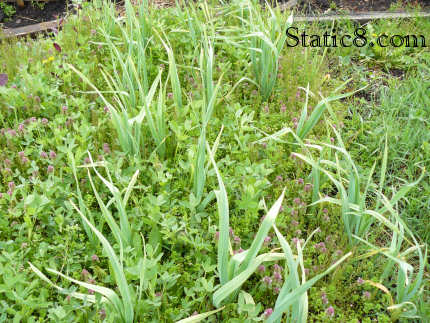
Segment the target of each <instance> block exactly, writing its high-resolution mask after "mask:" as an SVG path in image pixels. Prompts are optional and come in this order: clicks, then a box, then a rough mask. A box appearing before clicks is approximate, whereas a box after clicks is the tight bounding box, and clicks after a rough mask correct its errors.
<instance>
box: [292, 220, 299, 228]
mask: <svg viewBox="0 0 430 323" xmlns="http://www.w3.org/2000/svg"><path fill="white" fill-rule="evenodd" d="M291 225H292V226H293V227H296V226H298V225H299V222H298V221H296V220H292V221H291Z"/></svg>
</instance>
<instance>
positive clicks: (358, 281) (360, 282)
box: [357, 277, 364, 285]
mask: <svg viewBox="0 0 430 323" xmlns="http://www.w3.org/2000/svg"><path fill="white" fill-rule="evenodd" d="M357 284H358V285H362V284H364V280H363V278H361V277H358V279H357Z"/></svg>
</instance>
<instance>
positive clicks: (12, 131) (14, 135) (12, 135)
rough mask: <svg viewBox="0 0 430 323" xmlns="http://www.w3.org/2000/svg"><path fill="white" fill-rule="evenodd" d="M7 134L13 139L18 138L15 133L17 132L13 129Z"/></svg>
mask: <svg viewBox="0 0 430 323" xmlns="http://www.w3.org/2000/svg"><path fill="white" fill-rule="evenodd" d="M7 133H8V134H9V135H10V136H11V137H16V136H17V133H16V131H15V130H13V129H9V130H8V131H7Z"/></svg>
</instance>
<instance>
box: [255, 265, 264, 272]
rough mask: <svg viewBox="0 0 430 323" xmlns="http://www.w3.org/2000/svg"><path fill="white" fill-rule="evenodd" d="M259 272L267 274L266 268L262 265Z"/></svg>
mask: <svg viewBox="0 0 430 323" xmlns="http://www.w3.org/2000/svg"><path fill="white" fill-rule="evenodd" d="M257 270H258V271H259V272H261V273H263V272H265V271H266V267H264V265H260V266H258V268H257Z"/></svg>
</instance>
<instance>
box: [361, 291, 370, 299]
mask: <svg viewBox="0 0 430 323" xmlns="http://www.w3.org/2000/svg"><path fill="white" fill-rule="evenodd" d="M363 297H364V298H367V299H370V293H369V292H368V291H365V292H364V293H363Z"/></svg>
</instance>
